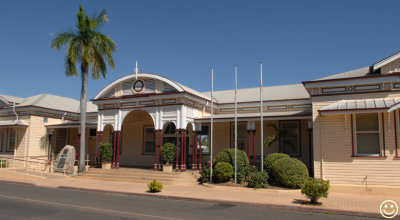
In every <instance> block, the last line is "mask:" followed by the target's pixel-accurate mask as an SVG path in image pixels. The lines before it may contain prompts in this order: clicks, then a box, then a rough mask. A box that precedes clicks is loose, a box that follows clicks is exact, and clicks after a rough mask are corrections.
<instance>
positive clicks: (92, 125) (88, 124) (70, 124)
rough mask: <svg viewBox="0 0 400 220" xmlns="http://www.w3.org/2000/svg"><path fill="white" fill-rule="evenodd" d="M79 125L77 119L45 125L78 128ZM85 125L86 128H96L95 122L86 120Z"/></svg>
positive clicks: (48, 126)
mask: <svg viewBox="0 0 400 220" xmlns="http://www.w3.org/2000/svg"><path fill="white" fill-rule="evenodd" d="M80 126H81V123H80V122H79V121H77V122H66V123H61V124H52V125H46V127H47V128H79V127H80ZM86 127H87V128H96V127H97V123H96V122H86Z"/></svg>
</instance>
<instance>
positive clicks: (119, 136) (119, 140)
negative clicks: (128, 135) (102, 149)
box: [117, 131, 121, 169]
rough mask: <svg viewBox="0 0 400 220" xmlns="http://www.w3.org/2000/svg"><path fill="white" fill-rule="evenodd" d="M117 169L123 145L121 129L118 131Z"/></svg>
mask: <svg viewBox="0 0 400 220" xmlns="http://www.w3.org/2000/svg"><path fill="white" fill-rule="evenodd" d="M117 132H118V133H117V169H119V149H120V147H121V131H117Z"/></svg>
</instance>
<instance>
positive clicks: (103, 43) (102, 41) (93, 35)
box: [51, 4, 117, 172]
mask: <svg viewBox="0 0 400 220" xmlns="http://www.w3.org/2000/svg"><path fill="white" fill-rule="evenodd" d="M76 18H77V20H76V28H77V30H76V31H70V32H62V33H59V34H58V35H57V37H56V38H55V39H54V40H53V41H52V42H51V47H52V48H55V49H57V50H60V49H61V48H63V47H65V46H66V47H67V56H66V61H65V75H67V76H78V73H77V70H76V66H77V64H80V70H81V77H82V87H81V100H80V119H81V120H80V121H81V124H80V128H81V137H80V138H81V139H80V145H81V149H80V160H79V172H83V170H84V168H85V152H86V151H85V125H86V105H87V83H88V73H89V69H90V68H91V76H92V79H95V80H97V79H99V78H100V77H101V76H103V78H105V77H106V72H107V65H106V63H108V64H109V66H111V68H113V69H114V59H113V57H112V53H113V52H115V51H116V50H117V45H116V44H115V43H114V42H113V41H112V40H111V38H110V37H108V36H107V35H104V34H102V33H100V32H99V29H100V28H101V27H102V26H103V24H105V23H107V21H108V18H107V16H106V10H105V9H103V10H102V11H101V13H100V14H99V15H98V16H96V15H94V16H93V17H89V16H88V15H86V13H85V11H84V10H83V6H82V4H80V5H79V12H78V13H76Z"/></svg>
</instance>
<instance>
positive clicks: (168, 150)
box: [161, 143, 176, 164]
mask: <svg viewBox="0 0 400 220" xmlns="http://www.w3.org/2000/svg"><path fill="white" fill-rule="evenodd" d="M161 151H162V157H163V160H164V161H165V163H166V164H169V163H172V162H173V161H175V154H176V146H175V145H174V144H171V143H165V144H164V145H163V146H162V148H161Z"/></svg>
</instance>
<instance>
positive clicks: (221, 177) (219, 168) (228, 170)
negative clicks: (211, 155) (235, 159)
mask: <svg viewBox="0 0 400 220" xmlns="http://www.w3.org/2000/svg"><path fill="white" fill-rule="evenodd" d="M214 175H215V178H216V180H217V181H218V182H227V181H229V180H231V178H232V176H233V167H232V165H231V164H229V163H227V162H220V163H217V165H215V170H214ZM214 175H213V176H214Z"/></svg>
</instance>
